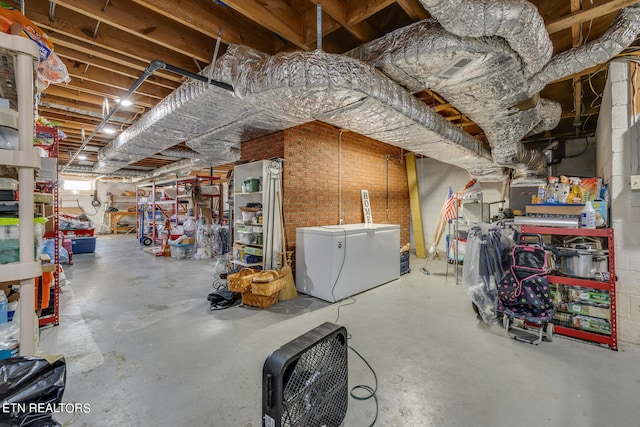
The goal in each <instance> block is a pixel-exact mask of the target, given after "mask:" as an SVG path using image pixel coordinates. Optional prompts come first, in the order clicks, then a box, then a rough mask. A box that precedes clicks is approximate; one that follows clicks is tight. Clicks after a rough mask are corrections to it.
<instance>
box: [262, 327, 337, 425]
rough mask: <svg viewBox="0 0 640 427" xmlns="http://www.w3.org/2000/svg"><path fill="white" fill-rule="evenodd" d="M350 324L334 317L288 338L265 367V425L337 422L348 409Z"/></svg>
mask: <svg viewBox="0 0 640 427" xmlns="http://www.w3.org/2000/svg"><path fill="white" fill-rule="evenodd" d="M347 376H348V369H347V330H346V329H345V328H344V327H343V326H338V325H335V324H333V323H330V322H325V323H323V324H322V325H320V326H318V327H317V328H314V329H312V330H311V331H309V332H307V333H305V334H303V335H301V336H299V337H298V338H296V339H294V340H293V341H290V342H288V343H287V344H285V345H283V346H282V347H280V348H279V349H277V350H275V351H274V352H273V353H271V354H270V355H269V357H267V360H265V362H264V368H263V370H262V413H263V417H262V420H263V421H262V425H263V426H264V427H303V426H304V427H323V426H326V427H334V426H335V427H337V426H339V425H341V423H342V421H343V420H344V417H345V416H346V414H347V405H348V397H349V395H348V390H347Z"/></svg>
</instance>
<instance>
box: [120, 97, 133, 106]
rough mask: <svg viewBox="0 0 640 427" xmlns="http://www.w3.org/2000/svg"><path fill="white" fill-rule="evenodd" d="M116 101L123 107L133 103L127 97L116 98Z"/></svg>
mask: <svg viewBox="0 0 640 427" xmlns="http://www.w3.org/2000/svg"><path fill="white" fill-rule="evenodd" d="M116 102H118V103H120V105H122V106H123V107H129V106H131V105H133V102H131V101H129V100H128V99H120V98H116Z"/></svg>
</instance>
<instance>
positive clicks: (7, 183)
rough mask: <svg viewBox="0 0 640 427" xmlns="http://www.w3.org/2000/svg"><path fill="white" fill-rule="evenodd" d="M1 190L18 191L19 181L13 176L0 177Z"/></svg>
mask: <svg viewBox="0 0 640 427" xmlns="http://www.w3.org/2000/svg"><path fill="white" fill-rule="evenodd" d="M0 190H11V191H18V181H16V180H15V179H11V178H0Z"/></svg>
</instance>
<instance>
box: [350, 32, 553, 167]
mask: <svg viewBox="0 0 640 427" xmlns="http://www.w3.org/2000/svg"><path fill="white" fill-rule="evenodd" d="M348 55H350V56H353V57H356V58H359V59H361V60H363V61H365V62H367V63H370V64H372V65H374V66H375V67H377V68H379V69H380V70H381V71H382V72H383V73H384V74H385V75H387V76H388V77H390V78H391V79H393V80H395V81H396V82H398V83H400V84H401V85H403V86H404V87H407V88H408V89H409V90H411V91H412V92H418V91H421V90H423V89H432V90H435V91H437V92H438V93H439V94H440V95H442V96H443V97H444V98H445V99H446V100H447V101H449V102H451V104H452V105H453V106H455V107H456V108H457V109H458V110H459V111H461V112H462V113H464V114H465V115H466V116H467V117H469V118H470V119H471V120H473V121H474V122H475V123H476V124H478V126H480V127H481V128H482V129H483V130H484V132H485V135H486V136H487V139H488V140H489V143H490V145H491V148H492V154H493V158H494V161H495V163H496V165H497V166H501V167H502V166H504V167H510V168H516V167H518V168H521V167H522V165H523V162H522V161H521V160H520V159H518V157H517V153H519V150H518V145H520V141H521V139H522V138H523V137H524V136H525V135H526V134H527V133H529V132H530V130H531V129H532V128H533V127H534V126H535V125H536V124H538V123H539V122H540V121H541V120H542V119H543V116H542V112H541V106H542V105H546V103H543V102H540V101H538V99H537V97H536V98H535V99H527V98H528V94H527V92H526V87H527V84H526V80H525V79H524V77H523V73H522V68H521V62H520V60H519V57H518V55H517V54H516V53H515V52H514V51H513V50H511V49H510V48H509V46H508V45H507V44H506V43H505V42H504V41H502V40H500V39H497V38H488V37H485V38H483V39H473V38H463V37H459V36H456V35H453V34H450V33H449V32H447V31H445V29H444V28H442V27H441V26H440V25H439V24H438V23H437V22H436V21H434V20H425V21H421V22H418V23H415V24H412V25H410V26H407V27H405V28H401V29H399V30H396V31H395V32H393V33H390V34H388V35H387V36H385V37H382V38H381V39H378V40H376V41H373V42H371V43H368V44H366V45H363V46H361V47H359V48H357V49H354V50H353V51H351V52H348ZM456 64H463V65H461V66H460V67H456ZM557 118H558V119H559V118H560V115H558V116H557ZM530 157H531V156H530ZM533 157H535V156H533ZM536 158H538V157H536ZM539 159H540V160H542V159H544V156H542V155H541V154H540V156H539ZM476 166H477V167H479V166H480V165H476ZM532 168H533V169H535V170H539V165H537V164H536V165H534V166H532Z"/></svg>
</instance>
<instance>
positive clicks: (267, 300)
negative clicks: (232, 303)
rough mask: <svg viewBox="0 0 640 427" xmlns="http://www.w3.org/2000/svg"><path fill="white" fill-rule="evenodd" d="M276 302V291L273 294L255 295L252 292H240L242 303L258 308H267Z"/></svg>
mask: <svg viewBox="0 0 640 427" xmlns="http://www.w3.org/2000/svg"><path fill="white" fill-rule="evenodd" d="M277 302H278V292H276V293H275V294H273V295H267V296H265V295H256V294H254V293H252V292H245V293H243V294H242V303H243V304H246V305H250V306H253V307H259V308H269V307H271V306H272V305H274V304H275V303H277Z"/></svg>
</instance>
